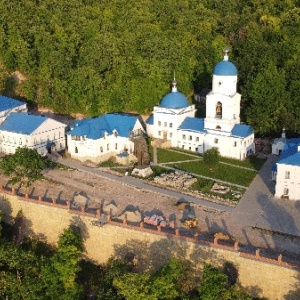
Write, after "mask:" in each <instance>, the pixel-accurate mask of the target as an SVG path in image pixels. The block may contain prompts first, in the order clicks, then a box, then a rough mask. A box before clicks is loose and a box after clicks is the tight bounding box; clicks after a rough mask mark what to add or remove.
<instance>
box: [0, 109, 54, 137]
mask: <svg viewBox="0 0 300 300" xmlns="http://www.w3.org/2000/svg"><path fill="white" fill-rule="evenodd" d="M47 119H48V118H47V117H45V116H34V115H29V114H25V113H16V112H13V113H11V114H10V115H9V116H8V117H7V118H6V120H5V121H4V122H3V123H2V124H1V125H0V130H2V131H8V132H15V133H21V134H31V133H32V132H33V131H35V130H36V129H37V128H38V127H40V126H41V125H42V124H43V123H44V122H45V121H46V120H47Z"/></svg>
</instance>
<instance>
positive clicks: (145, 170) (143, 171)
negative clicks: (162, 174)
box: [131, 166, 153, 178]
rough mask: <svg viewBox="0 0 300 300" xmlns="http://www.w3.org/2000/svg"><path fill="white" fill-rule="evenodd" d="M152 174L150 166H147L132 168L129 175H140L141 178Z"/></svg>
mask: <svg viewBox="0 0 300 300" xmlns="http://www.w3.org/2000/svg"><path fill="white" fill-rule="evenodd" d="M152 174H153V171H152V169H151V167H149V166H146V167H137V168H134V169H133V170H132V172H131V175H133V176H137V177H142V178H146V177H149V176H151V175H152Z"/></svg>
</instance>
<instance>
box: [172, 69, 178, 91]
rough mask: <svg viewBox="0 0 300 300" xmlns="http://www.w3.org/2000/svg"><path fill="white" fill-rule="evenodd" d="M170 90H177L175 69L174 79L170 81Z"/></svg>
mask: <svg viewBox="0 0 300 300" xmlns="http://www.w3.org/2000/svg"><path fill="white" fill-rule="evenodd" d="M172 92H173V93H176V92H177V81H176V79H175V71H174V79H173V81H172Z"/></svg>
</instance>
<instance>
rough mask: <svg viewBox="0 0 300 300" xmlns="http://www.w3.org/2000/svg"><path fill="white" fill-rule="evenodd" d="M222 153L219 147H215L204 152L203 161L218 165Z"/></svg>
mask: <svg viewBox="0 0 300 300" xmlns="http://www.w3.org/2000/svg"><path fill="white" fill-rule="evenodd" d="M220 158H221V155H220V152H219V149H218V148H216V147H213V148H211V149H209V150H207V151H206V152H205V153H204V154H203V161H204V162H205V163H206V164H207V165H210V166H214V165H216V164H217V163H218V162H219V161H220Z"/></svg>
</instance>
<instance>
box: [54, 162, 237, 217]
mask: <svg viewBox="0 0 300 300" xmlns="http://www.w3.org/2000/svg"><path fill="white" fill-rule="evenodd" d="M58 162H59V163H61V164H63V165H65V166H68V167H71V168H75V169H78V170H81V171H84V172H88V173H91V174H95V175H97V176H100V177H105V178H107V179H110V180H114V181H119V182H120V183H123V184H127V185H129V186H132V187H134V188H137V189H145V190H149V191H152V192H155V193H160V194H163V195H166V196H169V197H172V198H175V199H183V200H186V201H188V202H192V203H195V204H198V205H201V206H204V207H207V208H211V209H215V210H218V211H225V212H231V211H232V210H233V209H234V208H233V207H231V206H228V205H224V204H219V203H215V202H211V201H208V200H205V199H201V198H198V197H194V196H191V195H187V194H184V193H181V192H177V191H173V190H169V189H164V188H160V187H157V186H153V185H151V184H148V183H147V182H146V181H144V180H141V179H138V178H135V177H131V176H117V175H114V174H111V173H106V172H104V171H103V170H102V169H101V168H93V167H88V166H85V165H83V164H81V163H80V162H77V161H74V160H71V159H66V158H60V159H59V160H58Z"/></svg>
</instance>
